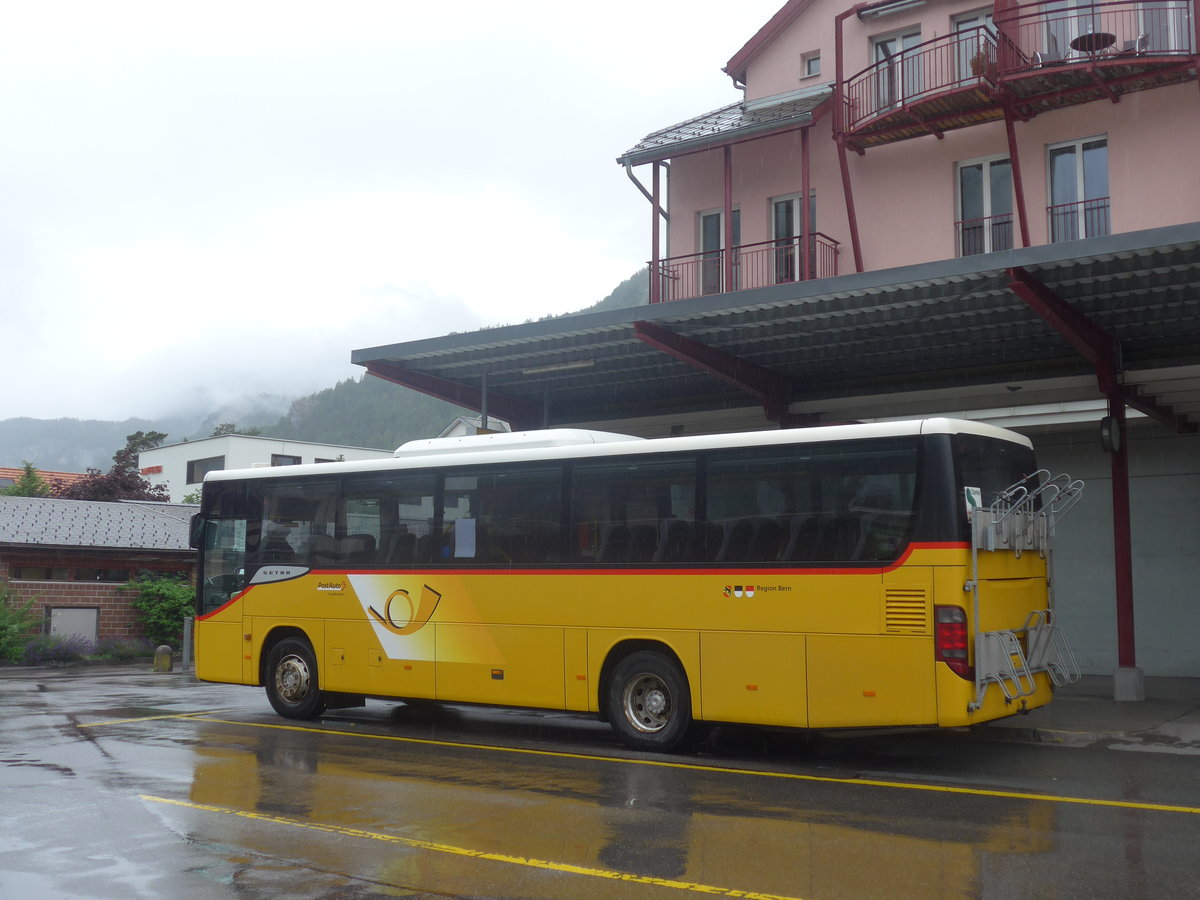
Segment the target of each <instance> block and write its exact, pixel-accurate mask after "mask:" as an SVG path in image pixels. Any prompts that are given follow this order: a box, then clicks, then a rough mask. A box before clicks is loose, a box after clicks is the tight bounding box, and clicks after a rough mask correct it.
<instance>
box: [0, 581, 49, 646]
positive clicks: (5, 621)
mask: <svg viewBox="0 0 1200 900" xmlns="http://www.w3.org/2000/svg"><path fill="white" fill-rule="evenodd" d="M33 604H34V601H33V600H27V601H26V602H24V603H20V602H19V601H18V600H17V598H16V597H14V596H12V594H10V593H9V590H8V585H7V584H5V583H4V582H2V581H0V662H17V661H19V660H20V659H21V655H22V653H23V652H24V649H25V642H26V641H28V640H29V635H30V632H32V631H35V630H36V629H37V627H38V624H39V623H40V618H39V616H38V614H37V613H36V612H34V610H33Z"/></svg>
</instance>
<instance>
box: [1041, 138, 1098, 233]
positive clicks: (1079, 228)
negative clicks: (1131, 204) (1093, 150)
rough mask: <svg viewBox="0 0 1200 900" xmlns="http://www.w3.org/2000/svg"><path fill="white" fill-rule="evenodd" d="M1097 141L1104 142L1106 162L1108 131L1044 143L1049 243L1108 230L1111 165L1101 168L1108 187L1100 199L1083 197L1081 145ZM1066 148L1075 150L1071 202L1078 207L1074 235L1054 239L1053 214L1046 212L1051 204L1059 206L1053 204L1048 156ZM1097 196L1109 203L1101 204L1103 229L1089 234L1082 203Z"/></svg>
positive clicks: (1050, 168)
mask: <svg viewBox="0 0 1200 900" xmlns="http://www.w3.org/2000/svg"><path fill="white" fill-rule="evenodd" d="M1098 141H1103V142H1104V147H1105V150H1106V155H1105V161H1106V162H1107V161H1108V159H1107V157H1108V152H1107V151H1110V150H1111V144H1110V143H1109V139H1108V134H1106V133H1105V134H1094V135H1092V136H1090V137H1084V138H1076V139H1074V140H1070V141H1058V142H1056V143H1053V144H1047V145H1046V156H1045V164H1046V199H1047V201H1048V202H1047V203H1046V209H1047V222H1046V229H1047V233H1046V239H1047V241H1048V242H1049V243H1061V242H1063V241H1069V240H1084V239H1087V238H1093V237H1104V236H1105V235H1109V234H1111V233H1112V219H1111V215H1112V210H1111V182H1110V175H1111V170H1112V167H1111V165H1108V166H1106V168H1105V173H1104V180H1105V183H1106V186H1107V187H1108V190H1107V191H1106V192H1105V194H1104V196H1103V197H1102V198H1101V197H1089V196H1087V182H1086V179H1085V177H1084V167H1083V150H1084V147H1085V146H1086V145H1087V144H1095V143H1097V142H1098ZM1068 147H1072V148H1074V149H1075V196H1076V199H1075V201H1074V203H1075V204H1076V205H1077V207H1078V209H1077V210H1076V224H1075V234H1074V236H1072V237H1059V238H1058V239H1057V240H1055V235H1054V230H1055V229H1054V217H1053V215H1052V214H1051V213H1050V212H1049V211H1050V210H1051V209H1052V208H1053V207H1055V206H1058V205H1061V204H1056V203H1055V202H1054V166H1053V165H1052V164H1051V162H1050V159H1051V156H1052V155H1053V153H1054V151H1055V150H1063V149H1066V148H1068ZM1100 199H1105V200H1109V206H1108V207H1105V213H1104V221H1105V223H1106V226H1105V229H1104V230H1103V231H1098V230H1097V231H1095V233H1092V232H1093V229H1092V228H1089V227H1088V216H1087V209H1086V206H1085V204H1087V203H1088V202H1090V201H1093V200H1100Z"/></svg>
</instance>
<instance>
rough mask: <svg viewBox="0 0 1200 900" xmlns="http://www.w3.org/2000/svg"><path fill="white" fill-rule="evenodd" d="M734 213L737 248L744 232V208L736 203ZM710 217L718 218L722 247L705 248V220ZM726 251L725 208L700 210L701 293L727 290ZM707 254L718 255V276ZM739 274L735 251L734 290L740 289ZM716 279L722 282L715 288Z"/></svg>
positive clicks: (698, 246) (697, 215)
mask: <svg viewBox="0 0 1200 900" xmlns="http://www.w3.org/2000/svg"><path fill="white" fill-rule="evenodd" d="M732 213H733V246H734V247H735V248H736V247H737V246H738V244H739V243H740V242H741V230H742V208H741V206H740V205H738V204H736V203H735V204H734V205H733V210H732ZM709 216H716V217H717V222H718V227H719V229H720V230H719V232H718V233H719V235H720V241H719V244H720V246H717V247H705V246H704V220H705V219H706V218H708V217H709ZM724 250H725V209H724V207H717V208H716V209H702V210H699V211H698V212H697V213H696V252H697V253H698V254H701V262H700V267H701V277H700V285H701V291H702V292H703V293H705V294H719V293H722V292H724V290H725V286H724V271H725V269H724V258H725V254H724ZM707 253H716V254H718V256H717V257H715V259H717V260H719V261H718V263H717V264H716V266H715V267H714V268H715V269H716V270H717V274H716V275H715V276H714V274H713V273H712V272H711V271H710V270H709V267H710V266H712V263H709V262H708V261H707V260H708V259H709V258H708V257H705V256H704V254H707ZM739 274H740V273H739V272H738V259H737V253H736V251H735V253H734V259H733V281H734V285H733V289H734V290H737V289H738V282H739V280H740V278H739ZM714 277H716V278H717V280H719V281H720V284H719V285H716V286H715V287H714V286H713V285H714V283H713V278H714Z"/></svg>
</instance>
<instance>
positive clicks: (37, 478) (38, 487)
mask: <svg viewBox="0 0 1200 900" xmlns="http://www.w3.org/2000/svg"><path fill="white" fill-rule="evenodd" d="M21 465H22V467H23V468H24V470H25V471H23V472H22V473H21V477H20V478H18V479H17V480H16V481H14V482H13V483H12V485H11V486H9V487H6V488H5V489H4V490H2V491H0V494H3V495H4V496H6V497H49V496H51V495H52V494H53V493H54V488H53V487H52V486H51V485H50V482H48V481H46V479H45V478H43V477H42V476H41V475H39V474H38V470H37V469H35V468H34V467H33V463H31V462H29V460H25V462H23V463H22V464H21Z"/></svg>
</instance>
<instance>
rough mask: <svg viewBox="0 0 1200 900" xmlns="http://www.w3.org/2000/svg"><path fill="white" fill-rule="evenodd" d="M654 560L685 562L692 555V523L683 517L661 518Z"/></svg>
mask: <svg viewBox="0 0 1200 900" xmlns="http://www.w3.org/2000/svg"><path fill="white" fill-rule="evenodd" d="M659 530H660V532H661V534H660V535H659V539H658V549H657V550H655V551H654V561H655V562H685V561H687V560H690V559H691V556H692V523H691V522H685V521H684V520H683V519H663V521H662V525H660V526H659Z"/></svg>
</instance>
